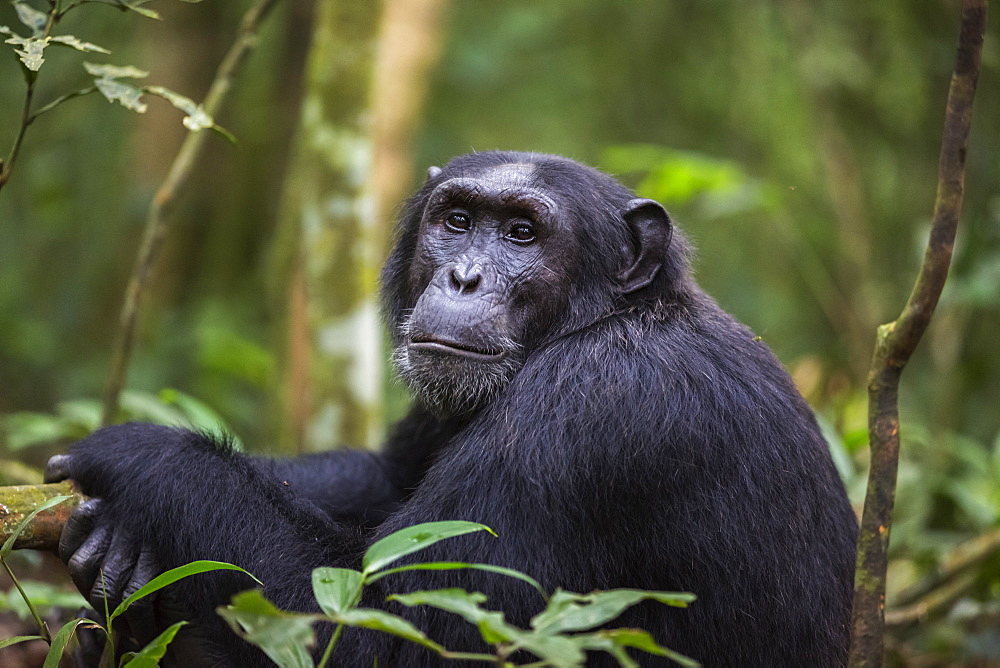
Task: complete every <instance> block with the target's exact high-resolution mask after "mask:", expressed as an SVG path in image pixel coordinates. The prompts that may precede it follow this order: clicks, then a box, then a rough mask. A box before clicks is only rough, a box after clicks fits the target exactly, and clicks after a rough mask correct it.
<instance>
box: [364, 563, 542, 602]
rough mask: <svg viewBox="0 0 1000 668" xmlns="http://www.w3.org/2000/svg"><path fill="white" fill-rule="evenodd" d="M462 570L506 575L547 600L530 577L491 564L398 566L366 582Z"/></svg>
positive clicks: (538, 585) (540, 588)
mask: <svg viewBox="0 0 1000 668" xmlns="http://www.w3.org/2000/svg"><path fill="white" fill-rule="evenodd" d="M462 568H471V569H475V570H478V571H489V572H490V573H498V574H500V575H506V576H507V577H511V578H516V579H518V580H522V581H524V582H527V583H528V584H530V585H531V586H532V587H534V588H535V589H537V590H538V591H539V593H541V595H542V598H544V599H546V600H548V598H549V595H548V594H547V593H546V592H545V590H544V589H542V585H540V584H538V581H537V580H535V579H534V578H532V577H529V576H527V575H525V574H524V573H522V572H521V571H516V570H514V569H513V568H504V567H503V566H494V565H492V564H474V563H473V564H467V563H463V562H460V561H431V562H427V563H423V564H408V565H406V566H399V567H398V568H389V569H386V570H384V571H380V572H379V573H377V574H376V575H372V576H371V577H369V578H368V580H367V582H368V583H369V584H371V583H372V582H375V581H376V580H379V579H381V578H384V577H385V576H386V575H392V574H393V573H403V572H405V571H450V570H458V569H462Z"/></svg>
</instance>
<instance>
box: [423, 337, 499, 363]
mask: <svg viewBox="0 0 1000 668" xmlns="http://www.w3.org/2000/svg"><path fill="white" fill-rule="evenodd" d="M410 348H411V349H412V350H415V351H417V352H422V351H426V352H437V353H446V354H449V355H458V356H459V357H464V358H466V359H470V360H476V361H477V362H496V361H499V360H501V359H503V358H504V356H505V355H506V354H507V352H506V351H505V350H503V349H500V348H473V347H472V346H469V345H467V344H462V343H455V342H454V341H441V340H439V339H415V340H413V341H411V342H410Z"/></svg>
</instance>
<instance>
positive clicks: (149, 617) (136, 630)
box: [122, 550, 163, 647]
mask: <svg viewBox="0 0 1000 668" xmlns="http://www.w3.org/2000/svg"><path fill="white" fill-rule="evenodd" d="M159 574H160V568H159V564H158V562H157V560H156V557H155V556H154V554H153V553H152V552H151V551H149V550H143V551H142V552H141V553H140V554H139V559H138V560H137V561H136V564H135V568H134V569H133V571H132V578H131V581H130V582H129V583H128V584H127V585H125V588H124V589H123V590H122V596H123V600H124V599H125V598H128V597H129V596H131V595H132V594H134V593H135V592H137V591H139V589H140V588H141V587H142V586H143V585H145V584H146V583H148V582H149V581H150V580H152V579H153V578H155V577H156V576H157V575H159ZM161 594H162V592H160V593H158V594H154V595H153V596H158V595H161ZM124 617H125V619H126V620H127V624H128V635H130V636H131V637H132V638H134V639H135V641H136V642H137V643H138V645H139V646H140V647H143V646H145V645H146V643H148V642H150V641H151V640H152V639H153V638H155V637H156V636H157V635H158V634H159V633H160V631H162V630H163V629H161V628H158V627H157V623H156V621H157V620H156V614H155V610H154V607H153V603H152V599H151V598H149V597H146V598H142V599H140V600H138V601H136V602H135V603H133V604H132V605H131V606H129V609H128V612H127V613H125V615H124Z"/></svg>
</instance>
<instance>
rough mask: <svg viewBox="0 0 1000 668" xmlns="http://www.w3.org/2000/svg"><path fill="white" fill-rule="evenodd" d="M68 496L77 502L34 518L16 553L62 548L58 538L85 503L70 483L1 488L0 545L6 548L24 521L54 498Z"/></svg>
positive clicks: (65, 503) (55, 508)
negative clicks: (68, 521) (72, 514)
mask: <svg viewBox="0 0 1000 668" xmlns="http://www.w3.org/2000/svg"><path fill="white" fill-rule="evenodd" d="M65 494H69V495H71V496H73V497H74V498H72V499H70V500H68V501H65V502H63V503H60V504H59V505H57V506H55V507H54V508H50V509H49V510H43V511H42V512H40V513H38V514H37V515H35V517H34V519H33V520H31V523H30V524H28V526H27V528H26V529H25V530H24V531H22V532H21V534H20V535H19V536H18V537H17V539H16V540H15V541H14V549H15V550H23V549H32V550H50V551H55V550H56V549H57V548H58V547H59V534H61V533H62V528H63V525H64V524H66V520H68V519H69V516H70V514H71V513H72V512H73V511H74V510H76V507H77V506H79V505H80V502H81V501H83V498H84V497H83V496H82V495H81V494H80V493H79V492H77V491H76V490H74V489H73V485H72V483H70V482H69V481H66V482H60V483H56V484H53V485H20V486H17V487H0V544H3V542H4V541H6V540H7V538H9V537H10V535H11V534H12V533H13V532H14V530H15V529H16V528H17V527H18V525H19V524H21V521H22V520H24V518H25V517H26V516H27V515H29V514H31V511H33V510H34V509H35V508H37V507H38V506H40V505H42V504H43V503H45V502H46V501H48V500H49V499H51V498H53V497H55V496H63V495H65Z"/></svg>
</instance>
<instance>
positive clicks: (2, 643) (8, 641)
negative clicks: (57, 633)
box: [0, 636, 45, 649]
mask: <svg viewBox="0 0 1000 668" xmlns="http://www.w3.org/2000/svg"><path fill="white" fill-rule="evenodd" d="M29 640H45V638H43V637H42V636H14V637H13V638H4V639H3V640H0V649H3V648H4V647H10V646H11V645H16V644H17V643H19V642H28V641H29Z"/></svg>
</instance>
